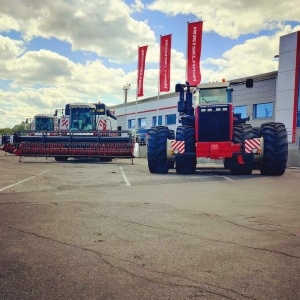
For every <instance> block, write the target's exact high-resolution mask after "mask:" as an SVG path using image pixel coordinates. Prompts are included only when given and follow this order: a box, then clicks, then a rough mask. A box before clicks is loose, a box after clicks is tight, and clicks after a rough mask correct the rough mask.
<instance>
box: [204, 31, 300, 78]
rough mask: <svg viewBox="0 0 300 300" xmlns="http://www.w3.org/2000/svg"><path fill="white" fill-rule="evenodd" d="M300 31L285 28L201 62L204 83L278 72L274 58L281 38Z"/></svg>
mask: <svg viewBox="0 0 300 300" xmlns="http://www.w3.org/2000/svg"><path fill="white" fill-rule="evenodd" d="M297 30H300V26H297V27H295V28H291V26H285V27H284V28H282V30H280V31H278V32H276V34H274V35H272V36H266V35H265V36H260V37H257V38H253V39H249V40H247V41H246V42H244V43H243V44H238V45H236V46H234V47H233V48H232V49H230V50H228V51H226V52H225V53H223V55H222V58H218V59H214V58H208V59H206V60H205V61H202V62H201V66H202V68H201V69H202V75H203V81H205V82H208V81H220V80H221V79H222V78H225V79H228V80H230V79H237V78H241V77H246V76H251V75H257V74H262V73H267V72H271V71H276V70H278V61H277V60H275V59H274V56H275V55H276V54H278V53H279V39H280V36H282V35H286V34H289V33H291V32H294V31H297Z"/></svg>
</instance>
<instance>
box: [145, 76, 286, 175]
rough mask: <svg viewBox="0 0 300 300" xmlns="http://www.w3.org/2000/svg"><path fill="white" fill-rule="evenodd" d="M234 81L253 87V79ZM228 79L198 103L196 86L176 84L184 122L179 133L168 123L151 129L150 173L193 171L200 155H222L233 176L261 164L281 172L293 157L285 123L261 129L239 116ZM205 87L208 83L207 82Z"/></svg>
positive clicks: (203, 94) (267, 169) (264, 170)
mask: <svg viewBox="0 0 300 300" xmlns="http://www.w3.org/2000/svg"><path fill="white" fill-rule="evenodd" d="M235 84H246V86H247V87H252V86H253V80H252V79H247V80H246V81H245V82H239V83H235ZM232 85H233V84H229V83H228V82H222V83H216V84H210V87H209V88H205V87H204V88H201V90H200V92H199V105H197V106H196V107H195V108H194V107H193V94H194V93H195V91H196V90H198V89H199V87H197V86H190V85H189V84H188V83H187V84H177V85H176V89H175V90H176V92H178V93H179V95H180V96H179V101H178V112H179V118H180V121H179V122H180V123H181V126H178V127H177V130H176V139H175V138H174V133H172V131H171V130H169V129H168V127H165V126H158V127H152V128H151V129H150V131H149V138H148V167H149V171H150V172H151V173H167V172H168V171H169V168H170V167H172V165H174V161H175V165H176V172H177V173H178V174H193V173H195V171H196V165H197V158H198V157H202V158H211V159H223V160H224V166H225V168H228V169H229V170H230V172H231V174H233V175H250V174H251V173H252V170H253V168H254V167H255V168H259V169H260V172H261V174H263V175H282V174H283V173H284V172H285V169H286V165H287V157H288V142H287V132H286V129H285V126H284V124H282V123H279V122H269V123H264V124H262V125H261V127H260V129H259V132H258V133H257V131H256V130H253V129H252V126H251V124H247V121H249V118H241V114H235V113H234V109H233V105H232V103H231V92H232ZM202 86H203V85H202Z"/></svg>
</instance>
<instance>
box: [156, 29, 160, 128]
mask: <svg viewBox="0 0 300 300" xmlns="http://www.w3.org/2000/svg"><path fill="white" fill-rule="evenodd" d="M160 52H161V35H160V41H159V62H158V87H157V111H156V126H158V114H159V94H160V63H161V60H160V56H161V53H160Z"/></svg>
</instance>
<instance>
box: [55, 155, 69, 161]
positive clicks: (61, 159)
mask: <svg viewBox="0 0 300 300" xmlns="http://www.w3.org/2000/svg"><path fill="white" fill-rule="evenodd" d="M54 159H55V160H56V161H67V160H68V157H67V156H55V157H54Z"/></svg>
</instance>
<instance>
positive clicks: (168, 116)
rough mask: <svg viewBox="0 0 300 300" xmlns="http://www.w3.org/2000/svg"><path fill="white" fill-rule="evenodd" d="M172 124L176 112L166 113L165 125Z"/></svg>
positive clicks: (174, 122)
mask: <svg viewBox="0 0 300 300" xmlns="http://www.w3.org/2000/svg"><path fill="white" fill-rule="evenodd" d="M174 124H176V114H174V115H166V125H174Z"/></svg>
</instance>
